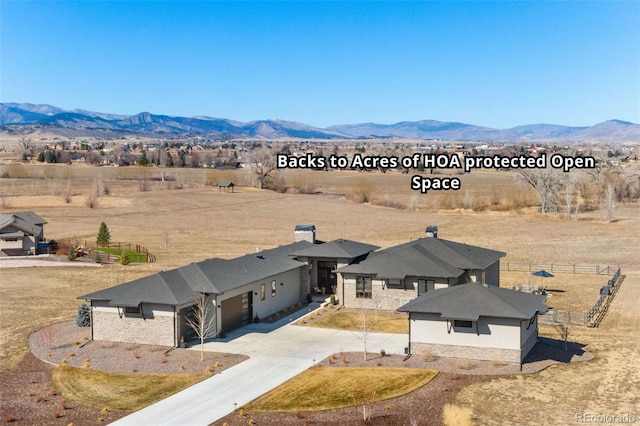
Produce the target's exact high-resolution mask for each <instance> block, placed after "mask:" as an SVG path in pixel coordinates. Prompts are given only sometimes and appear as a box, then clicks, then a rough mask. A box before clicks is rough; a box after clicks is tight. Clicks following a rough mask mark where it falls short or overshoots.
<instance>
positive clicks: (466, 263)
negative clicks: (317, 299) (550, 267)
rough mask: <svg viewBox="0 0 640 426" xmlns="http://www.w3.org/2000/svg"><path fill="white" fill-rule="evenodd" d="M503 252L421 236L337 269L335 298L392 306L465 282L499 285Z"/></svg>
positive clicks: (356, 304) (370, 305) (349, 302)
mask: <svg viewBox="0 0 640 426" xmlns="http://www.w3.org/2000/svg"><path fill="white" fill-rule="evenodd" d="M427 235H433V234H429V233H428V234H427ZM436 235H437V234H436ZM504 256H506V253H504V252H501V251H495V250H490V249H486V248H482V247H477V246H472V245H469V244H464V243H457V242H454V241H448V240H443V239H439V238H436V237H424V238H420V239H417V240H414V241H410V242H408V243H404V244H400V245H397V246H393V247H390V248H387V249H384V250H380V251H374V252H371V253H369V254H368V255H367V256H366V257H364V258H363V260H361V261H356V262H353V263H352V264H350V265H347V266H343V267H339V268H338V269H337V272H338V275H339V277H340V278H339V282H338V288H339V290H338V291H339V294H338V298H339V299H340V300H341V303H342V304H343V305H344V306H346V307H354V308H360V307H365V308H382V309H388V310H395V309H397V308H399V307H400V306H402V305H404V304H405V303H407V302H409V301H410V300H413V299H415V298H416V297H418V296H420V295H421V294H423V293H426V292H429V291H432V290H435V289H439V288H446V287H451V286H454V285H458V284H463V283H467V282H475V283H480V284H489V285H492V286H498V285H499V284H500V258H502V257H504Z"/></svg>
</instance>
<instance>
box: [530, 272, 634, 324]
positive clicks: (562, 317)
mask: <svg viewBox="0 0 640 426" xmlns="http://www.w3.org/2000/svg"><path fill="white" fill-rule="evenodd" d="M624 278H625V276H624V275H621V274H620V268H618V269H617V270H616V271H615V272H614V274H613V276H612V277H611V279H610V280H609V281H608V282H607V285H606V286H603V287H602V288H601V289H600V296H599V297H598V300H597V301H596V303H595V305H593V307H592V308H591V309H590V310H589V311H588V312H579V311H560V310H555V309H550V310H549V312H547V313H546V314H544V315H540V316H539V317H538V321H539V322H540V324H551V325H555V324H571V325H581V326H584V327H597V326H599V325H600V322H601V321H602V319H603V318H604V316H605V314H606V313H607V310H608V309H609V305H610V304H611V301H612V300H613V298H614V297H615V295H616V294H617V293H618V290H619V289H620V285H621V284H622V282H623V281H624Z"/></svg>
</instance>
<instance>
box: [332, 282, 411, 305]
mask: <svg viewBox="0 0 640 426" xmlns="http://www.w3.org/2000/svg"><path fill="white" fill-rule="evenodd" d="M382 285H383V281H382V280H376V279H374V280H372V284H371V287H372V292H371V295H372V297H371V299H365V298H359V297H356V281H355V278H347V279H344V301H343V302H342V305H343V306H345V307H347V308H356V309H359V308H366V309H376V308H377V309H383V310H387V311H395V310H396V309H398V308H399V307H400V306H402V305H404V304H405V303H407V302H409V301H411V300H413V299H415V298H416V297H417V292H416V290H405V289H404V288H390V287H385V288H384V289H383V288H382ZM376 304H377V305H378V306H376Z"/></svg>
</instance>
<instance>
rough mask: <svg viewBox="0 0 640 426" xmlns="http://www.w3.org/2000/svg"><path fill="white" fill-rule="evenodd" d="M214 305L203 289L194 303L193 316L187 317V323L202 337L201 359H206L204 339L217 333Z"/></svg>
mask: <svg viewBox="0 0 640 426" xmlns="http://www.w3.org/2000/svg"><path fill="white" fill-rule="evenodd" d="M212 307H214V305H213V304H212V303H211V302H210V301H209V298H208V297H207V295H206V294H205V293H204V291H203V292H202V293H200V296H198V298H197V299H196V303H195V305H193V308H192V309H193V317H192V318H189V317H185V322H186V323H187V325H188V326H189V327H191V329H192V330H193V331H194V332H195V333H196V335H197V336H198V338H199V339H200V361H204V339H208V338H209V337H214V336H215V335H216V334H217V330H216V312H215V310H214V309H212Z"/></svg>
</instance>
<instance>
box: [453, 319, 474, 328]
mask: <svg viewBox="0 0 640 426" xmlns="http://www.w3.org/2000/svg"><path fill="white" fill-rule="evenodd" d="M453 326H454V327H462V328H471V327H472V326H473V321H464V320H453Z"/></svg>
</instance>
